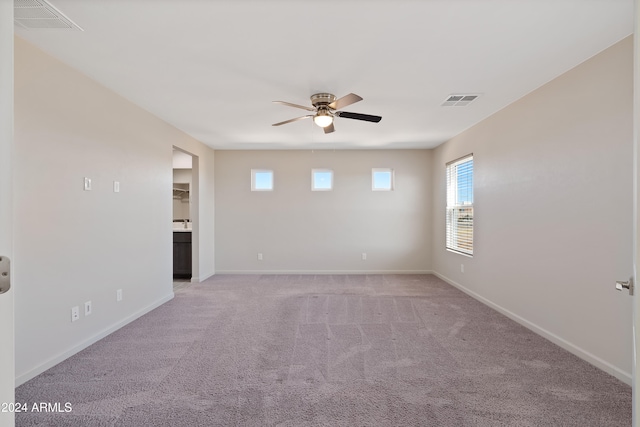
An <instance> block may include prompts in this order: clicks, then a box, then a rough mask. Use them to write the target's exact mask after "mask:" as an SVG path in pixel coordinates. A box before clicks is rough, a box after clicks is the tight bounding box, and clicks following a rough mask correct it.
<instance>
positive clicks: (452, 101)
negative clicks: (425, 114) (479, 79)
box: [442, 94, 480, 107]
mask: <svg viewBox="0 0 640 427" xmlns="http://www.w3.org/2000/svg"><path fill="white" fill-rule="evenodd" d="M478 96H480V95H460V94H457V95H449V97H448V98H447V99H445V101H444V102H443V103H442V106H443V107H464V106H466V105H469V104H470V103H471V102H472V101H474V100H475V99H476V98H477V97H478Z"/></svg>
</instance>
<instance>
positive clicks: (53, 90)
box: [14, 38, 213, 384]
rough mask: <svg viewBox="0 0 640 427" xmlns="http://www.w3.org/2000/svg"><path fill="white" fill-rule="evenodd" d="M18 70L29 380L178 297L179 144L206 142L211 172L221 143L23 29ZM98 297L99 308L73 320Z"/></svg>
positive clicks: (19, 231) (20, 332)
mask: <svg viewBox="0 0 640 427" xmlns="http://www.w3.org/2000/svg"><path fill="white" fill-rule="evenodd" d="M15 70H16V72H15V74H16V78H15V144H16V153H15V170H16V175H15V178H16V179H15V187H14V191H15V194H16V197H15V200H16V202H15V213H16V221H15V263H14V266H15V279H16V281H17V282H18V283H19V286H16V292H15V300H16V376H17V383H18V384H20V383H22V382H24V381H26V380H28V379H29V378H31V377H33V376H35V375H37V374H38V373H40V372H42V371H43V370H45V369H47V368H49V367H50V366H52V365H54V364H55V363H58V362H59V361H61V360H63V359H64V358H66V357H68V356H70V355H71V354H73V353H75V352H77V351H79V350H81V349H82V348H84V347H86V346H87V345H89V344H91V343H92V342H94V341H95V340H97V339H99V338H101V337H102V336H104V335H106V334H107V333H109V332H111V331H113V330H115V329H117V328H118V327H120V326H122V325H124V324H126V323H127V322H129V321H131V320H133V319H134V318H136V317H138V316H140V315H142V314H144V313H145V312H147V311H149V310H150V309H153V308H154V307H156V306H158V305H160V304H162V303H163V302H165V301H167V300H169V299H170V298H172V297H173V290H172V230H171V225H170V224H171V221H172V192H171V188H172V181H173V178H172V152H173V146H174V145H176V146H188V147H190V148H191V149H192V150H193V151H197V152H198V154H199V155H200V156H201V158H203V159H204V160H203V161H202V162H201V163H202V164H204V166H205V167H204V168H201V170H202V169H204V170H206V171H207V173H208V175H207V176H206V178H207V179H208V178H209V177H212V173H211V171H209V170H208V169H207V168H212V165H213V151H212V150H210V149H208V148H206V147H205V146H203V145H202V144H200V143H199V142H197V141H195V140H193V139H192V138H190V137H188V136H186V135H185V134H184V133H182V132H180V131H179V130H177V129H175V128H173V127H172V126H170V125H168V124H167V123H165V122H163V121H161V120H159V119H158V118H156V117H154V116H152V115H151V114H149V113H147V112H146V111H144V110H142V109H140V108H139V107H137V106H135V105H133V104H131V103H130V102H128V101H126V100H125V99H124V98H122V97H120V96H118V95H116V94H115V93H113V92H111V91H109V90H107V89H106V88H104V87H102V86H100V85H98V84H97V83H95V82H93V81H92V80H90V79H89V78H88V77H86V76H84V75H82V74H80V73H78V72H77V71H75V70H73V69H71V68H69V67H67V66H66V65H64V64H63V63H61V62H59V61H57V60H55V59H53V58H51V57H50V56H48V55H46V54H44V53H43V52H42V51H40V50H38V49H37V48H35V47H33V46H32V45H30V44H28V43H27V42H25V41H23V40H21V39H18V38H17V40H16V43H15ZM84 177H90V178H91V179H92V183H93V189H92V191H83V178H84ZM114 180H115V181H119V182H120V192H119V193H114V192H113V184H112V182H113V181H114ZM212 185H213V183H211V184H208V187H212ZM203 187H205V188H207V186H203ZM205 206H206V209H209V212H208V216H206V218H205V219H203V221H202V224H201V229H205V230H207V231H209V230H213V208H212V207H213V201H211V202H210V203H206V204H205ZM203 240H204V243H203ZM200 242H201V244H204V245H210V246H213V236H212V235H208V234H206V235H205V236H204V239H201V240H200ZM201 255H203V256H210V260H205V261H204V262H202V261H201V262H200V264H201V265H205V266H207V268H211V266H212V265H213V254H212V252H211V251H210V252H204V253H201ZM116 289H122V290H123V293H124V300H123V301H122V302H120V303H117V302H116ZM89 300H91V301H92V304H93V314H91V316H86V317H85V316H84V315H83V314H81V316H80V320H79V321H76V322H73V323H72V322H71V319H70V311H71V307H73V306H79V307H80V308H81V309H82V307H83V304H84V302H85V301H89Z"/></svg>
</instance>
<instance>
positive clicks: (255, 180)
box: [251, 169, 273, 191]
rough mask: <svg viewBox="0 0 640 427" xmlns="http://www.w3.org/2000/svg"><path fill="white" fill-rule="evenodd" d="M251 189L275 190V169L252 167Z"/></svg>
mask: <svg viewBox="0 0 640 427" xmlns="http://www.w3.org/2000/svg"><path fill="white" fill-rule="evenodd" d="M251 191H273V171H272V170H266V169H251Z"/></svg>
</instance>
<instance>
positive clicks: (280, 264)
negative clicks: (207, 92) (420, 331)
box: [215, 150, 431, 273]
mask: <svg viewBox="0 0 640 427" xmlns="http://www.w3.org/2000/svg"><path fill="white" fill-rule="evenodd" d="M430 164H431V152H430V151H428V150H366V151H365V150H340V151H333V150H316V151H311V150H304V151H303V150H285V151H250V150H247V151H224V150H222V151H221V150H218V151H216V160H215V186H216V189H215V192H216V203H217V206H216V228H217V232H216V248H218V250H217V253H216V269H217V272H218V273H230V272H242V273H250V272H296V273H313V272H318V273H330V272H353V273H357V272H426V271H429V270H430V269H431V265H430V263H429V260H430V257H431V254H430V248H431V245H430V242H431V208H430V205H431V173H430ZM313 168H327V169H333V171H334V190H333V191H311V169H313ZM372 168H393V169H394V170H395V179H396V185H395V190H394V191H390V192H385V191H372V190H371V169H372ZM251 169H272V170H273V171H274V184H275V188H274V191H262V192H252V191H251ZM258 253H261V254H262V255H263V259H262V260H261V261H260V260H258V256H257V254H258ZM362 253H366V254H367V259H366V260H363V259H362Z"/></svg>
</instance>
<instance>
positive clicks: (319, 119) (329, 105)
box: [272, 93, 382, 133]
mask: <svg viewBox="0 0 640 427" xmlns="http://www.w3.org/2000/svg"><path fill="white" fill-rule="evenodd" d="M358 101H362V98H361V97H360V96H358V95H356V94H355V93H350V94H349V95H345V96H343V97H342V98H339V99H337V98H336V97H335V95H332V94H330V93H316V94H314V95H311V105H313V107H305V106H304V105H298V104H292V103H290V102H285V101H273V102H275V103H276V104H283V105H288V106H289V107H295V108H302V109H303V110H307V111H313V112H314V114H308V115H306V116H302V117H296V118H295V119H290V120H285V121H284V122H280V123H274V124H273V125H272V126H280V125H284V124H287V123H291V122H297V121H298V120H304V119H308V118H311V117H313V122H314V123H315V124H316V125H318V126H320V127H321V128H323V129H324V133H331V132H333V131H335V128H334V127H333V118H334V117H344V118H345V119H355V120H364V121H365V122H374V123H378V122H379V121H380V120H382V117H380V116H371V115H369V114H360V113H349V112H347V111H337V110H339V109H340V108H343V107H346V106H347V105H351V104H355V103H356V102H358Z"/></svg>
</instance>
